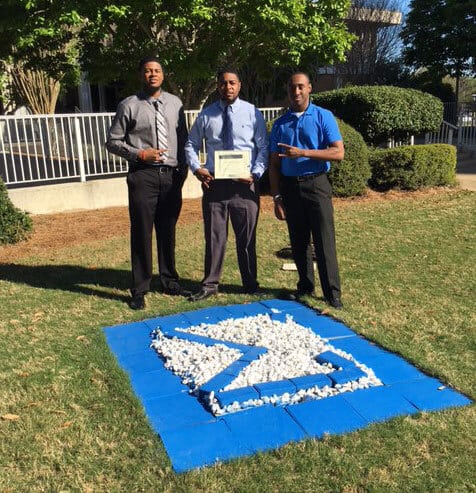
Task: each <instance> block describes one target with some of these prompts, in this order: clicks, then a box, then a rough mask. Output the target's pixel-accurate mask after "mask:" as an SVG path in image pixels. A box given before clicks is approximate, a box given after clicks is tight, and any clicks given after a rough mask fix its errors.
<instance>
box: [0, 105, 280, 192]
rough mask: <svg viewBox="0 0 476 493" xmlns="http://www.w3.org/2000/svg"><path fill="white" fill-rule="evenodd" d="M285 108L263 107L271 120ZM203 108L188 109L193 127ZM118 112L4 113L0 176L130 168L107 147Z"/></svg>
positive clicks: (15, 179) (43, 178)
mask: <svg viewBox="0 0 476 493" xmlns="http://www.w3.org/2000/svg"><path fill="white" fill-rule="evenodd" d="M282 110H283V109H282V108H261V111H262V113H263V115H264V117H265V120H266V121H271V120H273V119H274V118H276V116H278V115H279V114H280V113H281V112H282ZM198 113H199V111H198V110H191V111H186V112H185V116H186V121H187V125H188V127H189V128H190V127H191V125H192V124H193V122H194V121H195V119H196V117H197V115H198ZM113 116H114V113H75V114H65V115H59V114H55V115H21V116H2V115H0V176H1V178H2V179H3V181H4V182H5V183H6V184H7V185H23V184H24V185H26V184H31V183H39V184H41V183H46V182H58V181H75V180H81V181H86V180H87V179H94V178H99V177H105V176H114V175H120V174H123V173H126V172H127V162H126V161H125V160H124V159H122V158H119V157H117V156H114V155H113V154H110V153H109V152H107V151H106V148H105V147H104V142H105V141H106V136H107V132H108V129H109V127H110V125H111V122H112V118H113Z"/></svg>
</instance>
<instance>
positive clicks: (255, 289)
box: [243, 286, 266, 296]
mask: <svg viewBox="0 0 476 493" xmlns="http://www.w3.org/2000/svg"><path fill="white" fill-rule="evenodd" d="M243 293H245V294H252V295H254V296H258V295H263V294H266V291H265V290H264V289H261V288H260V287H259V286H254V287H252V288H245V287H244V288H243Z"/></svg>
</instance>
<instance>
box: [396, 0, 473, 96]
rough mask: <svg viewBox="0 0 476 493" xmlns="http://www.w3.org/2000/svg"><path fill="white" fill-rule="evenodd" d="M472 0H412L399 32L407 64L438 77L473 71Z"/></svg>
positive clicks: (460, 74)
mask: <svg viewBox="0 0 476 493" xmlns="http://www.w3.org/2000/svg"><path fill="white" fill-rule="evenodd" d="M475 18H476V1H475V0H412V1H411V3H410V11H409V13H408V16H407V22H406V26H405V27H404V29H403V31H402V40H403V43H404V45H405V47H404V52H403V53H404V57H405V61H406V63H408V64H409V65H411V66H413V67H415V68H426V69H428V70H429V71H430V72H432V73H434V74H435V75H436V77H437V78H439V80H441V77H443V76H445V75H450V76H452V77H455V79H456V80H457V83H456V98H457V99H458V86H459V79H460V78H461V77H462V76H463V75H469V74H471V73H473V74H474V68H475V60H474V56H475V55H476V19H475Z"/></svg>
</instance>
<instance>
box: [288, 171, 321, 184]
mask: <svg viewBox="0 0 476 493" xmlns="http://www.w3.org/2000/svg"><path fill="white" fill-rule="evenodd" d="M325 174H326V172H325V171H321V172H320V173H312V174H309V175H301V176H285V175H282V178H283V180H286V181H293V182H296V181H307V180H312V179H314V178H317V177H318V176H321V175H325Z"/></svg>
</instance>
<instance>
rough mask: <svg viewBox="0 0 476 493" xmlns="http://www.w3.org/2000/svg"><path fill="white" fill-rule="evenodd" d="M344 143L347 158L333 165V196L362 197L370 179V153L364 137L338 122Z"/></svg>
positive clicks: (331, 177) (330, 178)
mask: <svg viewBox="0 0 476 493" xmlns="http://www.w3.org/2000/svg"><path fill="white" fill-rule="evenodd" d="M337 123H338V124H339V129H340V132H341V134H342V139H343V141H344V147H345V156H344V159H343V160H342V161H340V162H333V163H331V170H330V171H329V180H330V182H331V183H332V191H333V195H335V196H336V197H352V196H354V195H362V194H363V193H364V191H365V188H366V186H367V181H368V180H369V178H370V175H371V173H370V165H369V151H368V148H367V144H366V143H365V141H364V139H363V137H362V135H360V133H359V132H357V130H355V129H353V128H352V127H351V126H350V125H347V123H345V122H343V121H342V120H339V119H338V120H337Z"/></svg>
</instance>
